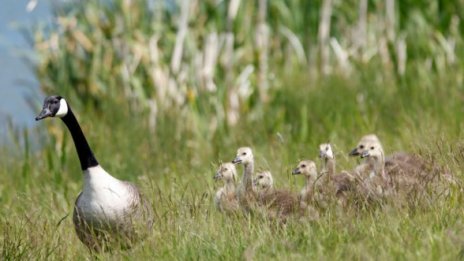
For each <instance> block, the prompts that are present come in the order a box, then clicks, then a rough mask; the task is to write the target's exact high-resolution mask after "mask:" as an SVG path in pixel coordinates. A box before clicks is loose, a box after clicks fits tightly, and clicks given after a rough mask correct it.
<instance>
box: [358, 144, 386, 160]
mask: <svg viewBox="0 0 464 261" xmlns="http://www.w3.org/2000/svg"><path fill="white" fill-rule="evenodd" d="M360 156H361V158H363V159H374V160H375V161H379V160H382V161H383V160H384V152H383V148H382V144H381V143H380V141H379V140H371V141H368V142H366V143H365V148H364V150H363V151H361V155H360Z"/></svg>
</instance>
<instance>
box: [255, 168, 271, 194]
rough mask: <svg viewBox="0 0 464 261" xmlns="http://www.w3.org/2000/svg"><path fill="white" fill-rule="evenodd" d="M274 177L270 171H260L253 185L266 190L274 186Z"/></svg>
mask: <svg viewBox="0 0 464 261" xmlns="http://www.w3.org/2000/svg"><path fill="white" fill-rule="evenodd" d="M273 185H274V179H273V178H272V174H271V172H270V171H263V172H259V173H258V174H257V175H256V177H255V179H254V180H253V186H254V187H255V188H257V189H259V190H266V189H270V188H272V187H273Z"/></svg>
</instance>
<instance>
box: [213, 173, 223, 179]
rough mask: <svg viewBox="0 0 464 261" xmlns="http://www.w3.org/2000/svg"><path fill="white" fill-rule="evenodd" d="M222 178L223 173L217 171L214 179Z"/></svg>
mask: <svg viewBox="0 0 464 261" xmlns="http://www.w3.org/2000/svg"><path fill="white" fill-rule="evenodd" d="M220 178H221V173H219V172H216V174H215V175H214V177H213V179H214V180H218V179H220Z"/></svg>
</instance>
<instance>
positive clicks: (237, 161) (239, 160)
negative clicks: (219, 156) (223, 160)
mask: <svg viewBox="0 0 464 261" xmlns="http://www.w3.org/2000/svg"><path fill="white" fill-rule="evenodd" d="M241 162H242V160H241V159H240V158H238V157H237V158H235V159H234V160H232V163H234V164H238V163H241Z"/></svg>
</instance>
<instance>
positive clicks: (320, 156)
mask: <svg viewBox="0 0 464 261" xmlns="http://www.w3.org/2000/svg"><path fill="white" fill-rule="evenodd" d="M319 158H321V159H322V158H324V152H322V151H319Z"/></svg>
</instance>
